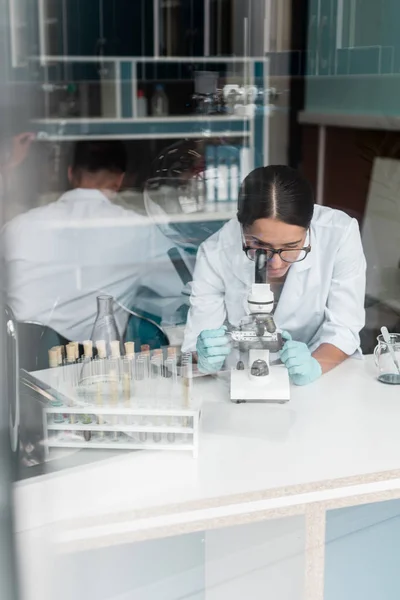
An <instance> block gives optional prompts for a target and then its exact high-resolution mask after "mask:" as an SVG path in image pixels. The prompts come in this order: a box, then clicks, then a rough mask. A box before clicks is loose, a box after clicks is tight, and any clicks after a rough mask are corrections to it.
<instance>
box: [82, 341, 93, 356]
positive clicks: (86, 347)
mask: <svg viewBox="0 0 400 600" xmlns="http://www.w3.org/2000/svg"><path fill="white" fill-rule="evenodd" d="M83 353H84V356H85V358H93V342H92V340H85V341H84V342H83Z"/></svg>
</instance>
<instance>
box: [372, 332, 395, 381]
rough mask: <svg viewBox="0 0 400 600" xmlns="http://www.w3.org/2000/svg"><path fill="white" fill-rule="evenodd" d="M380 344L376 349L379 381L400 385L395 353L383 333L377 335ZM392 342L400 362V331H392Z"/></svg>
mask: <svg viewBox="0 0 400 600" xmlns="http://www.w3.org/2000/svg"><path fill="white" fill-rule="evenodd" d="M377 340H378V345H377V346H376V348H375V350H374V355H375V364H376V366H377V368H378V381H381V382H382V383H388V384H391V385H400V373H399V371H398V369H397V365H396V364H395V362H394V361H393V355H392V353H391V352H390V349H389V347H388V345H387V343H386V342H385V340H384V339H383V335H378V337H377ZM390 342H391V344H392V348H393V352H394V355H395V357H396V358H397V362H398V363H399V364H400V333H391V334H390Z"/></svg>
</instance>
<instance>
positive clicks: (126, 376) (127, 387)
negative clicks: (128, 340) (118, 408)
mask: <svg viewBox="0 0 400 600" xmlns="http://www.w3.org/2000/svg"><path fill="white" fill-rule="evenodd" d="M131 362H132V361H131V360H130V359H129V358H125V359H124V360H123V361H122V391H123V395H124V401H125V406H126V407H127V408H129V407H130V404H131V373H132V372H131Z"/></svg>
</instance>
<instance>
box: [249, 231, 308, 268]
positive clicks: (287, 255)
mask: <svg viewBox="0 0 400 600" xmlns="http://www.w3.org/2000/svg"><path fill="white" fill-rule="evenodd" d="M310 239H311V231H309V240H310ZM242 244H243V251H244V252H245V253H246V256H247V258H249V259H250V260H253V261H254V260H255V259H256V254H257V250H264V252H265V257H266V259H267V261H269V260H272V259H273V257H274V255H275V254H278V256H279V258H280V259H281V260H283V262H286V263H291V264H292V263H296V262H301V261H302V260H304V259H305V258H307V255H308V254H310V252H311V244H309V245H308V246H305V247H304V248H294V249H290V250H287V249H286V248H281V249H279V250H274V249H273V248H269V247H266V246H262V245H260V244H258V245H257V247H256V248H254V247H253V246H248V245H247V241H246V237H245V235H244V232H243V230H242Z"/></svg>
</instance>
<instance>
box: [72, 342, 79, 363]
mask: <svg viewBox="0 0 400 600" xmlns="http://www.w3.org/2000/svg"><path fill="white" fill-rule="evenodd" d="M72 343H73V344H74V346H75V359H76V360H78V358H79V342H72Z"/></svg>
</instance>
